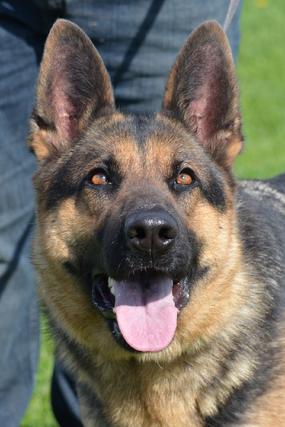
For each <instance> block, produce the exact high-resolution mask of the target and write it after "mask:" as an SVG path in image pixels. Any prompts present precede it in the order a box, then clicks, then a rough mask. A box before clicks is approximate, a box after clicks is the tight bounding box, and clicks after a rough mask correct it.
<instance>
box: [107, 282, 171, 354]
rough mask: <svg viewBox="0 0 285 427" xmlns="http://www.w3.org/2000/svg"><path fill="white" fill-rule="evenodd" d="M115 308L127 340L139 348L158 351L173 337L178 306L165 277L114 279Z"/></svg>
mask: <svg viewBox="0 0 285 427" xmlns="http://www.w3.org/2000/svg"><path fill="white" fill-rule="evenodd" d="M114 285H115V312H116V316H117V322H118V325H119V328H120V331H121V333H122V335H123V337H124V339H125V340H126V342H127V343H128V344H129V345H130V346H131V347H132V348H134V349H135V350H138V351H160V350H163V349H164V348H165V347H167V346H168V345H169V344H170V342H171V341H172V339H173V336H174V334H175V330H176V323H177V311H178V310H177V308H176V307H175V304H174V301H173V295H172V286H173V281H172V280H170V279H169V278H168V277H163V276H160V277H155V278H150V279H149V282H148V283H146V282H143V283H140V282H135V281H121V282H117V281H115V283H114Z"/></svg>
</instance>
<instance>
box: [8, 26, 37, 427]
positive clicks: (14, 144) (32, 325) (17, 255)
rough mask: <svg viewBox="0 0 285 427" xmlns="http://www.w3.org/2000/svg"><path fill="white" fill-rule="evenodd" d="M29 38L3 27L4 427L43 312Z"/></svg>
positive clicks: (27, 387)
mask: <svg viewBox="0 0 285 427" xmlns="http://www.w3.org/2000/svg"><path fill="white" fill-rule="evenodd" d="M28 36H29V32H28V31H26V30H25V29H24V28H22V27H21V26H19V25H16V24H13V25H12V24H10V23H9V22H7V21H6V20H4V19H2V20H1V27H0V52H1V55H0V349H1V350H0V367H1V370H0V426H3V427H10V426H11V427H14V426H18V425H19V422H20V419H21V417H22V415H23V412H24V410H25V407H26V405H27V403H28V400H29V396H30V394H31V391H32V385H33V377H34V371H35V365H36V360H37V354H38V335H39V334H38V309H37V304H36V297H35V281H34V274H33V270H32V268H31V264H30V241H31V229H32V222H33V217H34V214H33V209H34V201H33V199H34V198H33V191H32V186H31V174H32V172H33V170H34V167H35V161H34V158H33V156H32V155H31V154H29V153H28V152H27V150H26V147H25V135H26V130H27V118H28V115H29V114H30V111H31V108H32V98H33V88H34V82H35V79H36V73H37V64H36V58H35V51H34V48H33V47H32V46H31V45H29V44H28V43H27V40H26V37H28Z"/></svg>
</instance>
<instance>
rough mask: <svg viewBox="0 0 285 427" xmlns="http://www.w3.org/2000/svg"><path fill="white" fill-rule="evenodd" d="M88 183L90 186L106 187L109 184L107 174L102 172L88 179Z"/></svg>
mask: <svg viewBox="0 0 285 427" xmlns="http://www.w3.org/2000/svg"><path fill="white" fill-rule="evenodd" d="M90 183H91V184H92V185H95V186H96V185H106V184H109V180H108V177H107V174H106V173H105V172H103V171H97V172H95V173H94V174H93V175H91V177H90Z"/></svg>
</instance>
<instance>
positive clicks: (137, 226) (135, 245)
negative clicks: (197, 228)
mask: <svg viewBox="0 0 285 427" xmlns="http://www.w3.org/2000/svg"><path fill="white" fill-rule="evenodd" d="M177 232H178V227H177V223H176V221H175V219H174V218H173V217H172V216H171V215H170V214H168V213H167V212H166V211H164V210H162V209H160V210H155V211H154V210H149V211H141V212H135V213H132V214H130V215H128V217H127V219H126V222H125V235H126V239H127V244H128V246H129V247H130V248H131V249H132V250H136V251H141V252H149V253H151V252H152V253H162V252H165V251H167V250H168V249H169V248H170V247H171V246H172V245H173V243H174V240H175V238H176V236H177Z"/></svg>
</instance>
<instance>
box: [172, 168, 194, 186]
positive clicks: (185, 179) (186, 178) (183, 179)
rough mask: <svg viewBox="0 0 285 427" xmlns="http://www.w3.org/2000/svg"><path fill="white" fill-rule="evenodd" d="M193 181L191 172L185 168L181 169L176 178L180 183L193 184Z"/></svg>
mask: <svg viewBox="0 0 285 427" xmlns="http://www.w3.org/2000/svg"><path fill="white" fill-rule="evenodd" d="M192 182H193V177H192V176H191V174H190V172H189V171H188V170H187V169H185V170H183V171H181V172H180V173H179V174H178V175H177V178H176V180H175V183H176V184H178V185H191V184H192Z"/></svg>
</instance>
